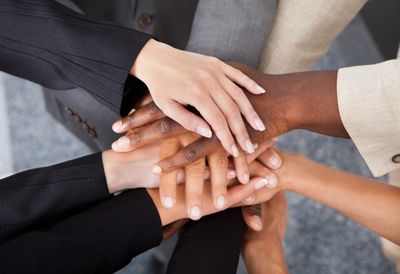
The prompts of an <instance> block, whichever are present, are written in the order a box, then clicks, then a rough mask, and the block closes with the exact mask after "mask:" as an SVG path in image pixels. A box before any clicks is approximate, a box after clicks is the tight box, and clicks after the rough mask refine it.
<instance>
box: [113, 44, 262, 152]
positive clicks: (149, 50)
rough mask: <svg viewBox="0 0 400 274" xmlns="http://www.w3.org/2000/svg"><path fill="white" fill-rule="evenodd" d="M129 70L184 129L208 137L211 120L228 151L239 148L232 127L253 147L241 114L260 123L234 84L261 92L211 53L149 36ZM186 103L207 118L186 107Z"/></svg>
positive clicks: (118, 128) (254, 123) (242, 141)
mask: <svg viewBox="0 0 400 274" xmlns="http://www.w3.org/2000/svg"><path fill="white" fill-rule="evenodd" d="M131 74H133V75H135V76H136V77H137V78H139V79H140V80H142V81H143V82H144V83H145V84H146V85H147V87H148V88H149V91H150V94H151V96H152V97H153V99H154V102H155V103H156V105H157V106H158V107H159V108H160V109H161V110H162V111H163V112H164V113H165V114H166V115H167V116H168V117H170V118H171V119H173V120H175V121H177V122H178V123H179V124H180V125H182V126H183V127H184V128H186V129H187V130H189V131H192V132H196V133H198V134H199V135H202V136H204V137H207V138H210V137H211V136H212V132H211V130H210V127H209V126H208V124H210V125H211V127H212V129H213V130H214V132H215V134H216V136H217V137H218V139H219V140H220V141H221V143H222V144H223V146H224V148H225V150H226V151H227V152H229V153H230V154H232V155H235V156H236V155H237V154H238V153H239V152H238V149H237V147H236V145H235V139H234V138H233V136H232V134H231V132H232V133H233V134H234V135H235V137H236V140H237V142H238V143H239V145H240V146H241V147H242V149H243V150H244V151H247V152H249V153H252V152H253V151H254V148H253V144H252V142H251V141H250V138H249V135H248V133H247V130H246V127H245V124H244V122H243V119H242V116H241V115H243V116H244V117H245V118H246V120H247V121H248V123H249V124H250V125H251V126H252V127H253V128H254V129H256V130H261V131H262V130H264V129H265V126H264V125H263V123H262V121H261V119H260V117H259V116H258V115H257V113H256V112H255V111H254V109H253V107H252V106H251V104H250V102H249V100H248V99H247V97H246V96H245V94H244V92H243V91H242V89H241V88H239V86H242V87H243V88H245V89H246V90H248V91H249V92H251V93H253V94H261V93H264V92H265V91H264V89H263V88H261V87H260V86H259V85H257V84H256V82H254V81H253V80H251V79H250V78H249V77H247V76H246V75H245V74H243V73H242V72H241V71H239V70H237V69H235V68H233V67H231V66H230V65H227V64H225V63H224V62H222V61H220V60H218V59H216V58H214V57H209V56H203V55H200V54H196V53H190V52H186V51H182V50H178V49H175V48H173V47H170V46H168V45H166V44H163V43H160V42H157V41H155V40H150V41H149V42H147V44H146V45H145V46H144V48H143V49H142V51H141V52H140V54H139V55H138V57H137V58H136V61H135V63H134V65H133V67H132V69H131ZM188 105H190V106H193V107H195V108H196V109H197V110H198V111H199V112H200V114H201V115H202V116H203V118H204V119H205V120H206V121H204V120H203V119H202V118H200V117H199V116H197V115H195V114H193V113H191V112H189V111H188V110H186V109H185V106H188ZM207 122H208V124H207ZM113 128H114V130H115V131H116V132H118V133H119V132H121V131H122V130H123V126H122V125H121V124H118V123H117V124H115V125H114V127H113Z"/></svg>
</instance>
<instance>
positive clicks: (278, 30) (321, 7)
mask: <svg viewBox="0 0 400 274" xmlns="http://www.w3.org/2000/svg"><path fill="white" fill-rule="evenodd" d="M366 2H367V0H352V1H348V0H324V1H314V0H301V1H292V0H280V1H279V4H278V9H277V14H276V19H275V22H274V25H273V27H272V30H271V34H270V36H269V37H268V39H267V43H266V45H265V48H264V51H263V54H262V57H261V62H260V70H261V71H262V72H264V73H270V74H282V73H290V72H298V71H305V70H309V69H310V68H311V67H312V66H313V65H314V64H315V63H316V62H317V61H318V60H319V59H320V58H321V57H323V56H324V55H325V54H326V53H327V51H328V50H329V48H330V46H331V43H332V42H333V40H334V39H335V38H336V37H337V36H338V35H339V34H340V33H341V32H342V31H343V29H344V28H345V27H346V26H347V24H348V23H349V22H350V21H351V20H352V19H353V18H354V17H355V15H356V14H357V13H358V11H359V10H360V9H361V8H362V7H363V6H364V4H365V3H366Z"/></svg>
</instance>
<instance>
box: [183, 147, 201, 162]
mask: <svg viewBox="0 0 400 274" xmlns="http://www.w3.org/2000/svg"><path fill="white" fill-rule="evenodd" d="M197 155H198V153H197V151H196V150H195V149H193V148H188V149H185V150H184V151H183V156H184V158H185V159H186V160H188V161H189V162H194V161H196V160H197Z"/></svg>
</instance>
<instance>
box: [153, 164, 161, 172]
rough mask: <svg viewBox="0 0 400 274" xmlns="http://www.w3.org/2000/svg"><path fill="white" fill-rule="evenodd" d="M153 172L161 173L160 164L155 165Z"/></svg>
mask: <svg viewBox="0 0 400 274" xmlns="http://www.w3.org/2000/svg"><path fill="white" fill-rule="evenodd" d="M151 172H153V173H154V174H161V172H162V169H161V167H159V166H157V165H156V166H153V168H152V169H151Z"/></svg>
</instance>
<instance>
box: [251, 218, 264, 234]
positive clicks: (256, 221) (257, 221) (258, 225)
mask: <svg viewBox="0 0 400 274" xmlns="http://www.w3.org/2000/svg"><path fill="white" fill-rule="evenodd" d="M252 218H253V222H254V229H255V230H256V231H261V230H262V228H263V224H262V220H261V218H260V217H259V216H257V215H254V216H253V217H252Z"/></svg>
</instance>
